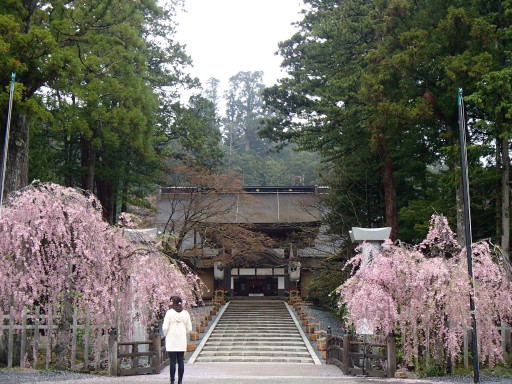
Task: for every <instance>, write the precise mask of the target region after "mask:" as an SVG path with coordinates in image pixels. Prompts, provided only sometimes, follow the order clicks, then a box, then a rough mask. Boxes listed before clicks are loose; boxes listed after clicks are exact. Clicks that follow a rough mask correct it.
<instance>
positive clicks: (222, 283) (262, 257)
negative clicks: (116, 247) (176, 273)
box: [155, 186, 340, 298]
mask: <svg viewBox="0 0 512 384" xmlns="http://www.w3.org/2000/svg"><path fill="white" fill-rule="evenodd" d="M326 192H327V190H326V188H323V187H316V186H290V187H245V188H244V189H243V191H238V192H236V193H230V192H215V191H210V190H202V191H201V190H197V189H190V188H171V187H169V188H161V191H160V195H159V197H158V200H157V214H156V217H155V227H156V228H157V230H158V231H159V232H160V233H163V234H164V236H167V238H169V241H170V242H173V241H174V245H173V246H175V247H176V248H179V251H180V255H185V256H184V259H185V260H186V261H187V263H188V264H189V265H190V266H191V267H192V268H194V269H195V270H196V273H197V274H198V275H199V276H200V277H201V279H202V280H203V282H204V283H205V284H206V285H207V287H208V288H209V289H210V292H211V293H213V292H214V290H215V289H218V288H224V289H225V290H226V293H227V294H228V295H230V296H265V297H267V296H286V294H287V292H288V291H289V289H292V288H294V289H295V288H298V289H299V290H300V292H301V295H302V296H303V297H305V296H307V289H308V286H309V284H310V282H311V279H312V275H313V270H314V268H315V267H316V266H317V265H318V264H319V262H320V261H321V260H322V259H323V258H325V257H328V256H330V255H332V254H334V253H335V252H336V251H337V250H338V249H337V248H338V247H339V245H340V242H339V240H338V239H337V238H336V237H333V236H330V235H328V234H327V233H326V230H325V227H324V226H323V225H322V218H323V209H322V204H321V200H322V195H325V193H326ZM241 231H244V232H241ZM247 233H252V234H254V236H247ZM258 235H262V236H264V237H262V239H264V240H261V241H260V240H259V238H258V237H257V236H258ZM243 236H245V237H243ZM237 237H238V239H237ZM246 239H247V240H246ZM237 241H238V242H237ZM205 296H206V297H207V298H208V294H206V295H205Z"/></svg>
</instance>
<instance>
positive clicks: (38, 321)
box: [0, 307, 108, 371]
mask: <svg viewBox="0 0 512 384" xmlns="http://www.w3.org/2000/svg"><path fill="white" fill-rule="evenodd" d="M15 318H16V317H15V314H14V309H13V308H12V307H11V308H10V312H9V313H8V314H4V313H2V312H0V326H1V327H0V331H1V333H2V335H4V337H2V338H0V350H2V349H3V350H4V352H5V353H6V354H7V367H8V368H11V367H13V366H14V365H19V366H31V367H32V368H34V369H36V368H42V366H40V365H39V364H41V363H42V364H43V366H44V368H45V369H49V368H50V365H51V363H52V361H54V346H55V341H56V331H57V325H56V323H57V322H58V320H59V316H57V315H54V314H52V313H48V314H44V313H40V311H39V308H38V307H36V308H35V311H34V313H26V314H24V315H23V316H22V319H21V322H16V321H15ZM107 337H108V336H106V332H105V329H104V327H98V326H93V325H91V323H90V320H89V317H88V316H85V319H83V321H81V322H79V316H78V315H77V310H76V309H75V312H74V314H73V324H72V325H71V340H70V343H71V345H70V357H69V369H70V370H72V371H90V370H96V371H99V370H101V369H103V364H104V362H105V361H106V360H107V359H108V344H107V343H108V340H107ZM94 356H95V357H94ZM38 363H39V364H38Z"/></svg>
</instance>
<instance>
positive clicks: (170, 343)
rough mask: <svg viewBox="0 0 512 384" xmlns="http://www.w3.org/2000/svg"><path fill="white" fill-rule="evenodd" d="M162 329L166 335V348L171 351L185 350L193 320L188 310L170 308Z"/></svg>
mask: <svg viewBox="0 0 512 384" xmlns="http://www.w3.org/2000/svg"><path fill="white" fill-rule="evenodd" d="M162 331H163V333H164V335H165V350H166V351H169V352H185V351H186V350H187V335H188V334H189V333H190V332H191V331H192V322H191V321H190V315H189V314H188V312H187V311H185V310H183V311H181V312H176V311H175V310H174V309H169V310H168V311H167V312H166V313H165V317H164V323H163V324H162Z"/></svg>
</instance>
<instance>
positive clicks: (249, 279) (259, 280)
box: [233, 276, 278, 296]
mask: <svg viewBox="0 0 512 384" xmlns="http://www.w3.org/2000/svg"><path fill="white" fill-rule="evenodd" d="M233 283H234V284H233V285H234V286H233V288H234V290H233V295H234V296H277V295H278V278H277V276H237V277H234V278H233Z"/></svg>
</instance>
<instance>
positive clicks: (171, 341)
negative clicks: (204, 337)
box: [162, 296, 192, 384]
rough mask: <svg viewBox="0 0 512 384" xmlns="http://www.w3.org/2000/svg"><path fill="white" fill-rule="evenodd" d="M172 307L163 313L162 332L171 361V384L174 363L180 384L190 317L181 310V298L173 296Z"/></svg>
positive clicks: (183, 371) (183, 370) (173, 374)
mask: <svg viewBox="0 0 512 384" xmlns="http://www.w3.org/2000/svg"><path fill="white" fill-rule="evenodd" d="M171 301H172V305H171V309H169V310H168V311H167V312H166V313H165V317H164V323H163V324H162V331H163V332H164V335H165V350H166V351H167V353H168V354H169V359H170V361H171V366H170V374H171V384H174V376H175V375H176V363H178V384H182V380H183V374H184V373H185V362H184V357H185V351H186V350H187V335H188V334H189V333H190V332H191V331H192V322H191V321H190V315H189V314H188V312H187V311H186V310H184V309H183V303H182V300H181V297H179V296H173V297H172V298H171Z"/></svg>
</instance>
